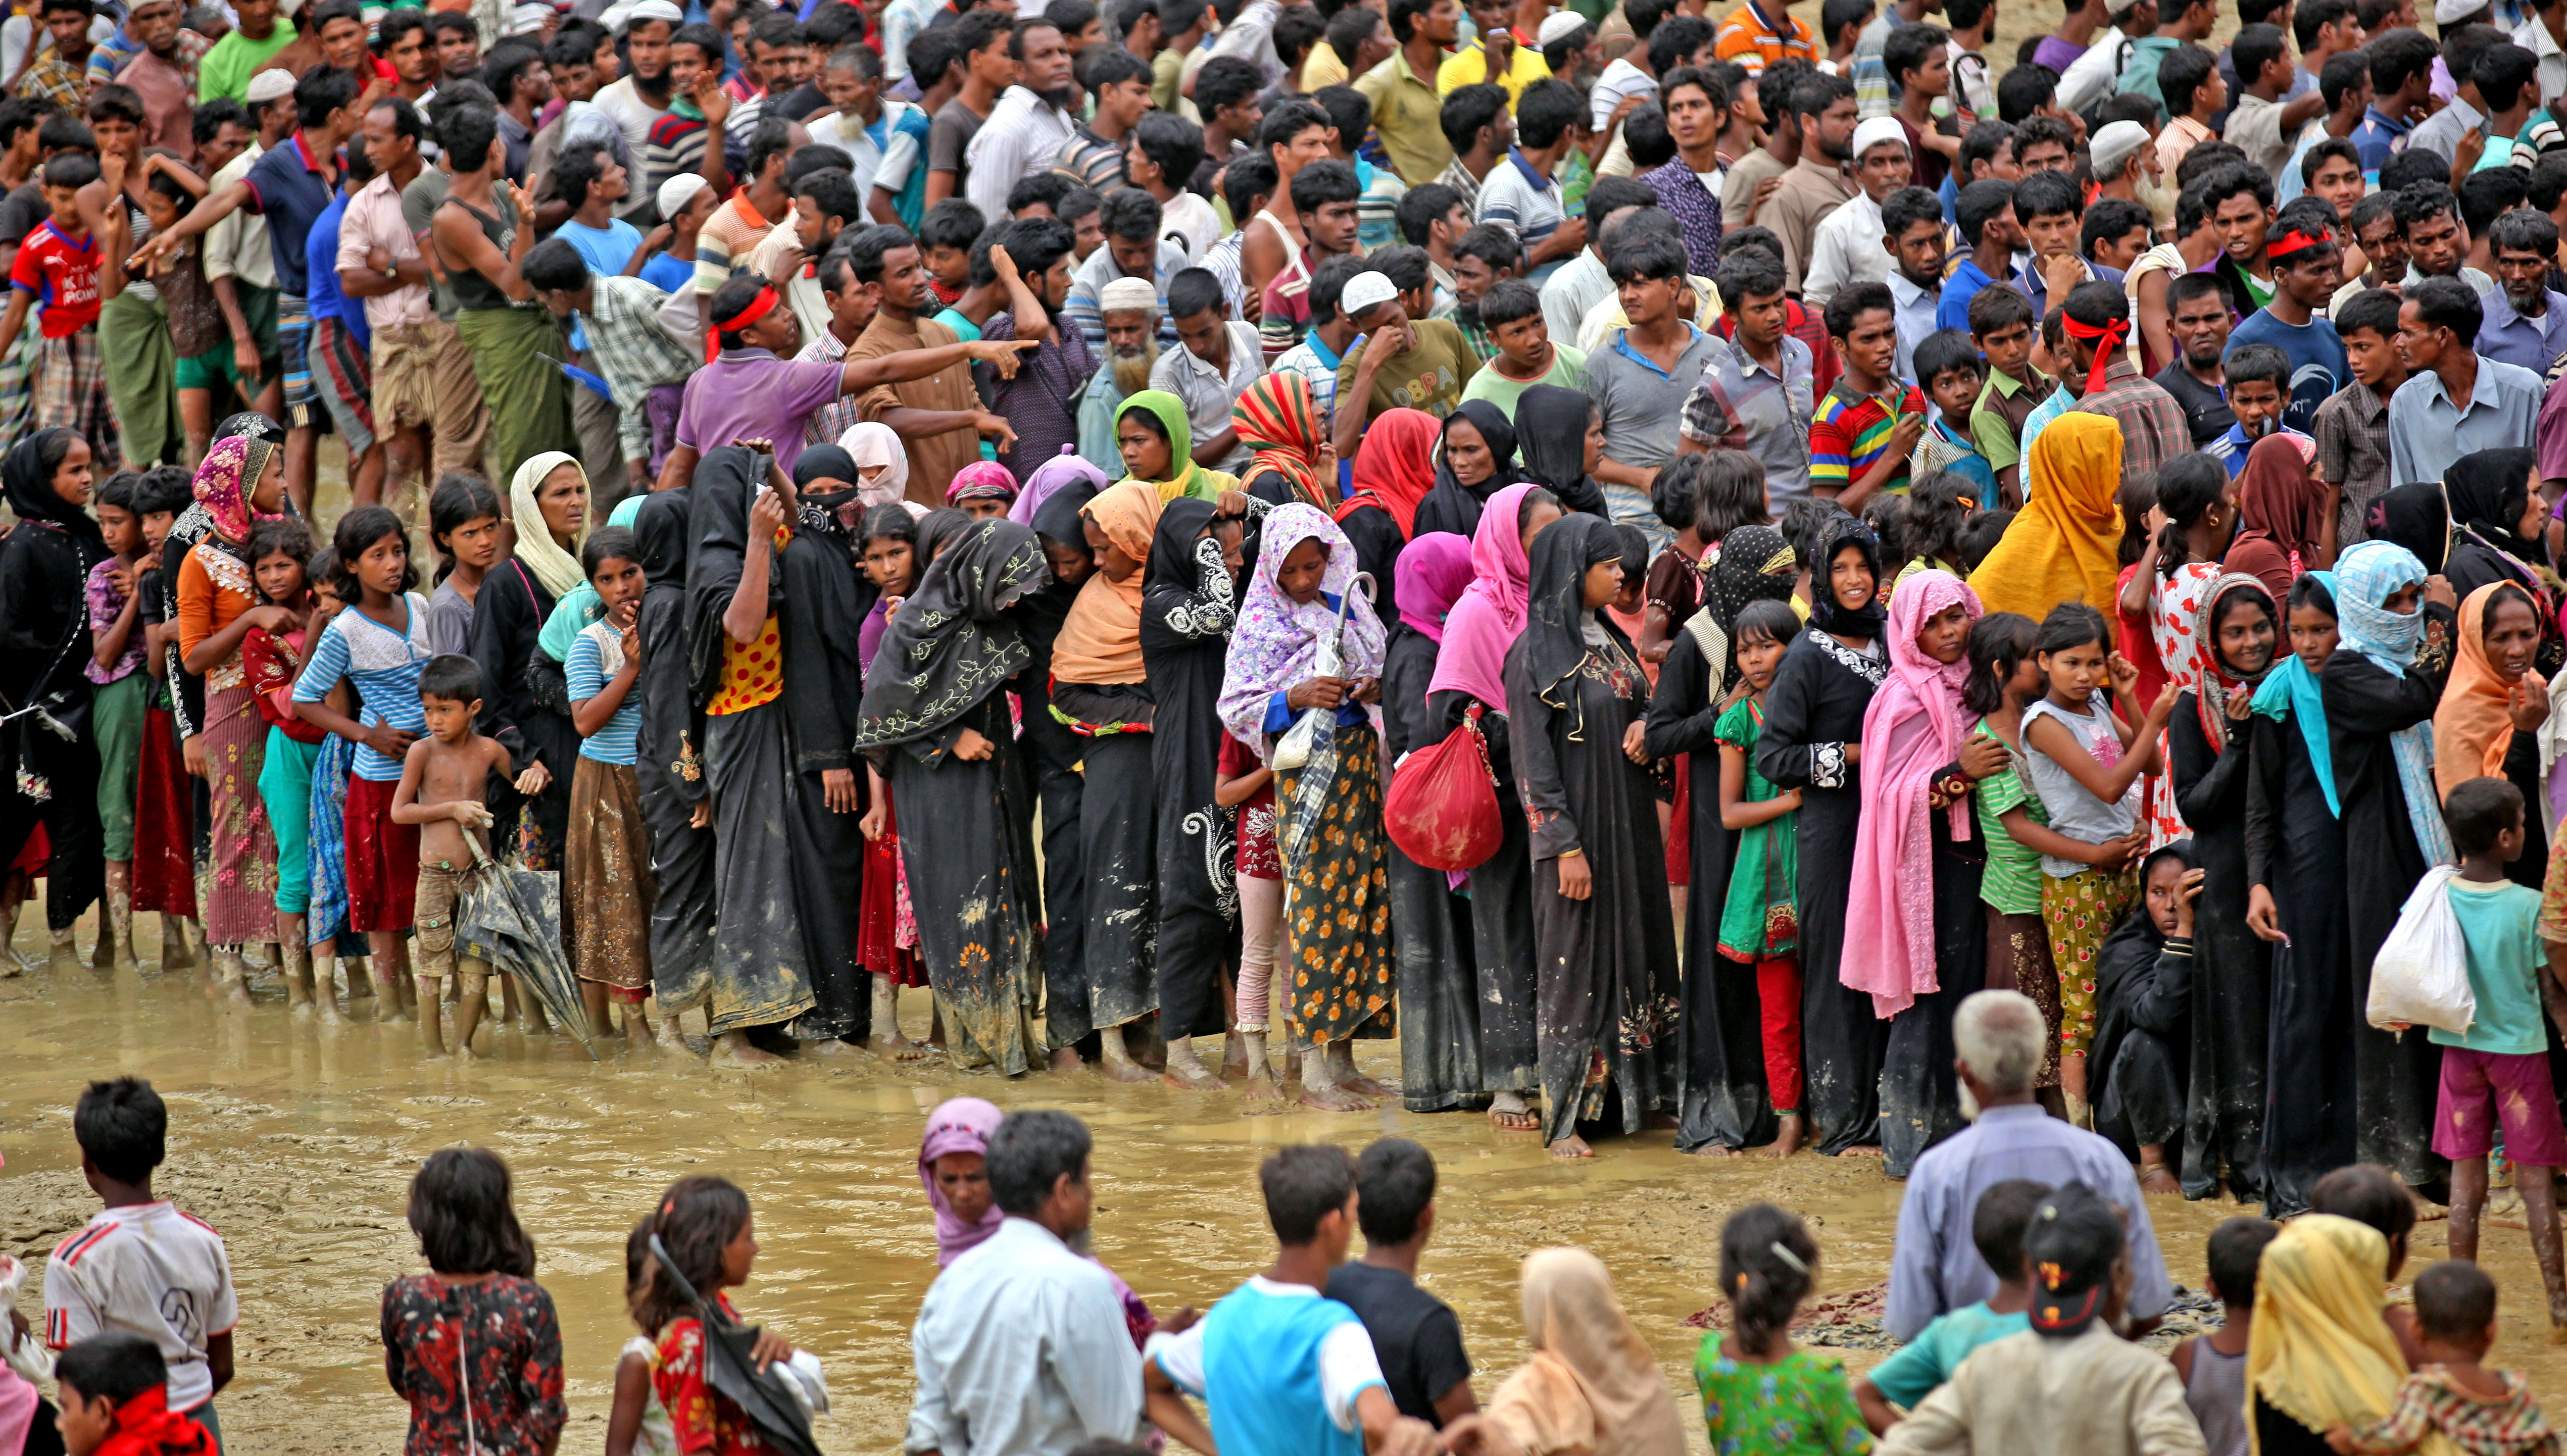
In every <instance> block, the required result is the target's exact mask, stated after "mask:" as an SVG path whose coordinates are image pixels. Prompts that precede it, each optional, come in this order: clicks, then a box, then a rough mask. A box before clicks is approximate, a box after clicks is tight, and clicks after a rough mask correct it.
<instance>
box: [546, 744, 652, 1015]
mask: <svg viewBox="0 0 2567 1456" xmlns="http://www.w3.org/2000/svg"><path fill="white" fill-rule="evenodd" d="M655 898H656V891H655V888H654V886H653V885H652V883H651V830H650V829H649V827H648V826H647V825H646V824H645V823H644V822H643V814H642V785H641V781H640V780H639V779H638V778H637V777H636V776H635V774H634V772H633V765H632V764H630V763H603V762H600V761H598V760H597V759H595V758H590V757H587V756H585V755H583V756H582V757H581V758H580V760H579V765H578V766H577V767H576V768H574V769H573V770H572V772H571V786H570V863H569V868H568V869H567V870H566V871H565V873H564V874H563V875H562V939H563V940H564V941H565V942H566V943H568V945H569V947H570V969H571V973H572V974H573V975H575V976H577V977H578V978H579V979H580V980H582V981H594V982H598V983H600V984H601V985H604V986H608V987H611V988H613V989H614V995H615V999H616V1000H617V1001H624V1002H633V1003H636V1004H638V1003H640V1002H641V1001H642V1000H643V999H644V998H645V997H647V996H649V995H650V994H651V903H652V901H653V900H654V899H655Z"/></svg>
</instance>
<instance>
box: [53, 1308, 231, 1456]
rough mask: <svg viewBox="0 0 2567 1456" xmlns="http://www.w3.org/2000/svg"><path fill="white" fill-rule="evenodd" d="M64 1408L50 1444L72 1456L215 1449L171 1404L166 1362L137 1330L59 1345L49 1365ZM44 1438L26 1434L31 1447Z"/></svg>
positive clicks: (204, 1454)
mask: <svg viewBox="0 0 2567 1456" xmlns="http://www.w3.org/2000/svg"><path fill="white" fill-rule="evenodd" d="M54 1382H55V1393H56V1394H58V1395H59V1396H61V1398H62V1413H61V1414H60V1415H59V1416H57V1417H56V1419H55V1423H54V1424H55V1428H56V1429H58V1430H60V1431H61V1432H62V1438H63V1439H62V1445H61V1446H59V1447H57V1448H56V1449H58V1450H62V1451H67V1452H69V1453H70V1456H213V1453H214V1452H215V1451H216V1449H217V1448H216V1447H215V1445H214V1438H213V1436H212V1435H211V1434H210V1433H209V1432H207V1431H206V1429H205V1428H204V1427H203V1426H202V1425H199V1424H198V1423H196V1422H195V1421H193V1420H190V1419H189V1418H188V1417H186V1416H184V1415H182V1414H180V1413H178V1412H177V1411H174V1410H171V1409H170V1408H169V1386H168V1383H167V1382H168V1364H167V1362H166V1361H164V1360H162V1359H161V1358H160V1351H159V1348H158V1347H157V1346H155V1345H153V1344H152V1343H151V1341H149V1340H147V1339H144V1338H143V1336H142V1335H139V1334H129V1333H126V1332H125V1331H123V1330H110V1331H109V1332H107V1333H105V1334H94V1335H91V1336H90V1337H89V1338H87V1339H84V1340H82V1341H81V1342H80V1343H78V1344H76V1345H74V1346H72V1347H71V1348H70V1349H67V1350H65V1351H63V1357H62V1359H61V1360H60V1361H58V1362H57V1363H56V1364H55V1365H54ZM42 1439H43V1433H42V1432H35V1431H31V1432H29V1433H28V1448H27V1449H29V1450H31V1451H32V1450H34V1449H36V1443H37V1442H39V1441H41V1440H42Z"/></svg>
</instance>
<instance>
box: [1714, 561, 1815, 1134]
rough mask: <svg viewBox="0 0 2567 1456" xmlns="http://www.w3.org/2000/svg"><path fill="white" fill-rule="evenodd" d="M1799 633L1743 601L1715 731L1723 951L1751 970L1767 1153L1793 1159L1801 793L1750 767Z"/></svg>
mask: <svg viewBox="0 0 2567 1456" xmlns="http://www.w3.org/2000/svg"><path fill="white" fill-rule="evenodd" d="M1800 635H1801V619H1800V616H1799V614H1797V613H1795V612H1794V611H1793V610H1792V609H1791V608H1790V607H1789V606H1787V605H1785V604H1783V603H1781V602H1775V601H1759V602H1750V603H1748V604H1747V606H1746V608H1745V609H1744V610H1743V611H1741V612H1740V613H1739V614H1738V621H1737V624H1736V626H1735V628H1734V629H1733V631H1732V635H1731V640H1732V642H1733V643H1734V644H1735V646H1736V648H1737V652H1738V672H1739V676H1740V678H1741V679H1742V680H1743V682H1744V685H1745V687H1746V690H1747V696H1745V697H1743V698H1740V699H1739V700H1738V701H1737V702H1735V703H1733V704H1731V705H1730V708H1729V711H1728V712H1726V713H1723V714H1722V715H1721V716H1720V724H1719V727H1718V728H1715V729H1714V730H1713V731H1714V733H1715V734H1716V735H1717V736H1718V738H1719V740H1720V826H1721V827H1722V828H1724V829H1727V830H1729V831H1731V832H1732V833H1735V834H1737V835H1738V854H1737V857H1736V858H1735V859H1733V860H1731V861H1730V867H1729V901H1728V905H1727V908H1726V909H1724V910H1723V911H1722V913H1721V917H1720V954H1721V955H1722V957H1723V958H1725V959H1727V960H1731V961H1735V962H1737V963H1738V964H1740V965H1741V966H1752V967H1754V968H1755V970H1756V1000H1757V1004H1758V1006H1759V1008H1760V1010H1761V1017H1760V1021H1761V1024H1762V1027H1763V1031H1764V1043H1765V1085H1766V1088H1767V1090H1768V1092H1769V1093H1770V1094H1771V1096H1772V1097H1773V1101H1774V1113H1775V1115H1776V1116H1777V1117H1780V1118H1781V1119H1782V1121H1783V1128H1782V1131H1781V1133H1780V1134H1779V1135H1777V1136H1776V1137H1775V1139H1774V1143H1773V1145H1772V1146H1771V1147H1769V1148H1767V1149H1766V1153H1767V1155H1768V1156H1771V1157H1777V1158H1788V1157H1790V1156H1791V1155H1792V1151H1793V1149H1795V1148H1797V1147H1799V1146H1800V1143H1801V963H1800V960H1799V955H1798V953H1799V948H1800V910H1799V892H1798V889H1797V869H1798V865H1799V862H1800V856H1799V843H1800V842H1799V833H1800V831H1799V827H1798V825H1797V824H1796V823H1795V812H1796V811H1797V810H1798V809H1799V808H1800V807H1801V791H1800V790H1799V789H1797V788H1788V789H1777V788H1776V787H1775V785H1774V784H1773V782H1772V781H1771V780H1769V779H1768V778H1766V777H1765V775H1764V774H1763V773H1760V772H1758V771H1757V768H1756V739H1757V735H1758V734H1759V733H1760V732H1762V731H1763V730H1764V727H1765V691H1766V690H1767V689H1769V688H1771V687H1773V686H1774V670H1775V669H1777V668H1779V667H1781V666H1782V665H1783V654H1784V653H1785V652H1787V651H1789V650H1790V648H1791V645H1792V642H1793V639H1795V638H1797V637H1799V636H1800ZM1705 1151H1706V1152H1710V1151H1715V1149H1713V1148H1706V1149H1705ZM1717 1151H1719V1152H1727V1151H1729V1150H1728V1149H1725V1148H1723V1149H1717Z"/></svg>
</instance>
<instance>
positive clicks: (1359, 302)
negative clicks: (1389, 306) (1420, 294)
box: [1337, 272, 1399, 319]
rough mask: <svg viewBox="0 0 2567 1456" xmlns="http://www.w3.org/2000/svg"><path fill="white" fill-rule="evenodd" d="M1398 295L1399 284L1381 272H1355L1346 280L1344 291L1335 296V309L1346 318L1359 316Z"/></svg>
mask: <svg viewBox="0 0 2567 1456" xmlns="http://www.w3.org/2000/svg"><path fill="white" fill-rule="evenodd" d="M1398 297H1399V286H1398V285H1397V284H1395V283H1393V282H1391V281H1390V279H1389V277H1388V276H1387V275H1386V274H1382V273H1371V272H1367V273H1357V274H1356V275H1355V276H1353V277H1352V278H1349V279H1347V280H1346V287H1345V292H1343V293H1341V294H1339V295H1338V296H1337V311H1338V312H1339V313H1342V314H1344V315H1345V316H1346V317H1347V318H1350V319H1352V318H1360V317H1362V315H1363V313H1364V311H1365V310H1366V309H1372V308H1379V307H1380V306H1381V305H1383V304H1385V303H1389V302H1391V301H1393V300H1395V299H1397V298H1398Z"/></svg>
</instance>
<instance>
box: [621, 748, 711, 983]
mask: <svg viewBox="0 0 2567 1456" xmlns="http://www.w3.org/2000/svg"><path fill="white" fill-rule="evenodd" d="M685 761H686V767H687V769H689V770H692V771H695V772H701V771H702V770H701V769H700V768H697V766H696V765H695V763H694V761H693V755H692V754H690V755H688V758H687V759H686V760H685ZM636 778H637V782H638V785H639V790H640V795H641V802H642V822H643V825H644V827H645V828H646V829H647V830H648V832H649V834H650V841H649V842H650V845H651V882H652V888H653V889H654V890H655V891H657V895H656V897H655V898H654V899H653V900H652V902H651V993H652V995H653V996H654V997H655V998H657V999H658V1001H659V1003H660V1014H661V1015H662V1016H675V1015H677V1014H678V1013H680V1012H689V1011H694V1010H695V1009H696V1008H698V1007H700V1006H703V1005H704V1004H705V999H706V998H707V997H708V996H710V995H712V993H713V907H714V903H715V902H714V883H715V882H714V878H713V864H714V860H715V855H714V853H713V843H714V835H713V830H712V829H710V828H698V827H696V823H695V808H696V806H695V803H694V802H693V801H691V800H690V799H688V798H687V797H686V796H685V795H683V794H681V793H679V792H678V791H677V786H676V785H677V775H676V773H675V772H673V771H672V770H671V769H670V768H669V767H667V766H665V765H663V764H661V763H659V762H657V761H655V760H650V759H645V760H644V761H643V762H642V763H641V765H640V766H639V771H638V773H637V775H636Z"/></svg>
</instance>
